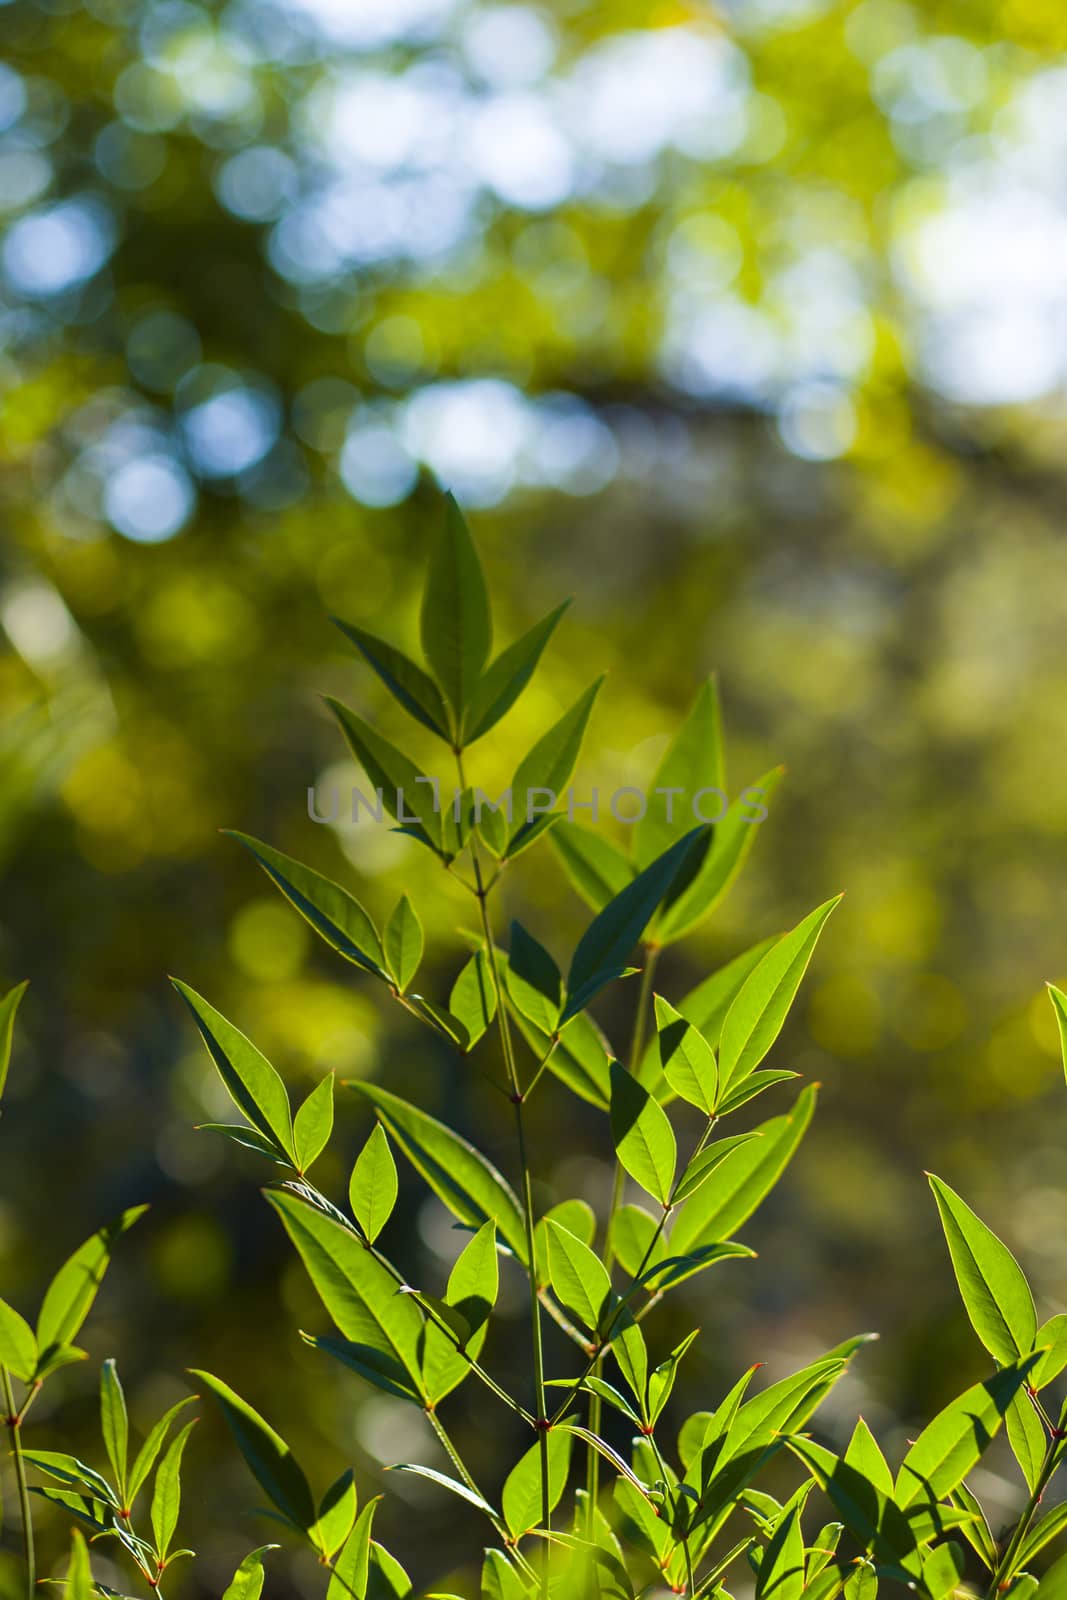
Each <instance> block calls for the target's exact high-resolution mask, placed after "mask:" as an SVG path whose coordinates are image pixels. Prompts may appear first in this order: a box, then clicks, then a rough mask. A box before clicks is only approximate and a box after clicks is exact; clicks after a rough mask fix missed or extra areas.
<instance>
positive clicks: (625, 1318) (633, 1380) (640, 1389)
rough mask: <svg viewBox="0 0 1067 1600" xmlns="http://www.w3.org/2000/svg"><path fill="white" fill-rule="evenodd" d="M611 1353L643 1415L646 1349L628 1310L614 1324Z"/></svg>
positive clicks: (645, 1383) (646, 1388)
mask: <svg viewBox="0 0 1067 1600" xmlns="http://www.w3.org/2000/svg"><path fill="white" fill-rule="evenodd" d="M611 1353H612V1355H613V1356H614V1357H615V1360H616V1362H617V1364H618V1368H619V1371H620V1372H621V1373H622V1375H623V1377H624V1378H625V1379H626V1382H627V1383H628V1384H629V1386H630V1393H631V1394H632V1395H633V1397H634V1399H635V1400H636V1401H637V1408H638V1410H639V1411H640V1412H641V1414H642V1416H643V1415H644V1413H645V1399H646V1395H647V1392H648V1350H647V1349H646V1347H645V1338H644V1334H643V1333H642V1332H641V1329H640V1327H639V1326H638V1324H637V1323H636V1322H635V1321H634V1319H633V1317H632V1316H631V1315H630V1313H629V1312H628V1311H625V1310H624V1311H623V1312H622V1314H621V1315H620V1317H619V1318H618V1320H617V1322H616V1324H615V1331H614V1333H613V1334H612V1339H611Z"/></svg>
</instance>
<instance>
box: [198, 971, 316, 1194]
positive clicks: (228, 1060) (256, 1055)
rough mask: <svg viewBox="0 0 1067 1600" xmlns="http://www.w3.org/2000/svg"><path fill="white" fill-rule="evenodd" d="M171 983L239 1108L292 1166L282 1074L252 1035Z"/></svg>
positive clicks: (293, 1156)
mask: <svg viewBox="0 0 1067 1600" xmlns="http://www.w3.org/2000/svg"><path fill="white" fill-rule="evenodd" d="M171 982H172V983H173V984H174V987H175V988H176V989H177V991H178V993H179V994H180V995H181V997H182V999H183V1000H184V1001H185V1003H186V1005H187V1006H188V1007H189V1010H190V1011H191V1012H192V1014H193V1018H194V1020H195V1022H196V1025H197V1027H198V1028H199V1029H200V1034H201V1037H202V1038H203V1041H204V1043H205V1044H206V1045H207V1048H208V1054H209V1055H210V1056H211V1059H212V1061H214V1063H215V1066H216V1067H217V1069H218V1073H219V1077H220V1078H221V1079H222V1081H223V1083H224V1084H225V1086H226V1090H227V1093H228V1094H229V1096H230V1099H231V1100H232V1101H233V1103H234V1105H235V1106H236V1107H237V1109H238V1111H240V1112H241V1113H242V1115H244V1116H246V1117H247V1118H248V1120H249V1122H250V1123H251V1124H252V1126H253V1127H254V1128H258V1130H259V1132H260V1133H262V1134H263V1135H264V1136H265V1137H266V1138H267V1140H268V1141H269V1142H270V1143H272V1144H273V1145H274V1146H275V1147H276V1148H277V1150H278V1151H279V1152H280V1153H281V1154H283V1155H285V1156H287V1157H288V1158H289V1160H290V1161H291V1162H292V1164H293V1166H294V1167H295V1166H296V1165H297V1161H296V1152H295V1150H294V1149H293V1123H292V1117H291V1114H290V1111H289V1096H288V1095H287V1094H286V1092H285V1085H284V1083H283V1082H282V1080H281V1078H280V1077H279V1076H278V1074H277V1073H276V1072H275V1070H274V1068H273V1067H272V1066H271V1064H270V1062H269V1061H268V1060H267V1058H266V1056H264V1055H261V1054H260V1052H259V1051H258V1050H257V1049H256V1047H255V1045H254V1044H253V1043H252V1041H251V1039H247V1038H246V1037H245V1035H244V1034H243V1033H241V1032H240V1031H239V1030H238V1029H237V1028H235V1027H234V1025H233V1023H232V1022H227V1020H226V1018H225V1017H224V1016H223V1015H222V1013H221V1012H219V1011H216V1010H215V1008H214V1006H210V1005H208V1003H207V1001H206V1000H204V999H202V998H201V996H200V995H198V994H197V993H196V992H195V990H193V989H190V988H189V986H188V984H185V983H181V982H179V980H178V979H177V978H172V979H171Z"/></svg>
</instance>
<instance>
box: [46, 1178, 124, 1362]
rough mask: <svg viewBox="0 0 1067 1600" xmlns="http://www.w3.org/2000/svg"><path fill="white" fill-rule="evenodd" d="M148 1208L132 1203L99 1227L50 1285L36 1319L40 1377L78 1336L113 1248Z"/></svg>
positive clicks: (69, 1259)
mask: <svg viewBox="0 0 1067 1600" xmlns="http://www.w3.org/2000/svg"><path fill="white" fill-rule="evenodd" d="M147 1210H148V1207H147V1206H131V1207H130V1208H129V1210H127V1211H124V1212H123V1213H122V1215H121V1216H120V1217H119V1218H117V1220H116V1221H115V1222H111V1223H108V1224H107V1226H106V1227H103V1228H100V1229H99V1230H98V1231H97V1232H96V1233H94V1234H93V1235H92V1236H91V1238H88V1239H86V1241H85V1243H84V1244H83V1245H79V1247H78V1249H77V1250H75V1252H74V1254H73V1255H72V1256H70V1257H69V1258H68V1259H67V1260H66V1261H65V1262H64V1263H63V1265H62V1266H61V1267H60V1269H59V1271H58V1272H57V1273H56V1275H55V1277H54V1278H53V1279H52V1282H51V1283H50V1284H49V1285H48V1288H47V1290H46V1291H45V1297H44V1300H43V1301H42V1303H41V1310H40V1314H39V1315H38V1318H37V1346H38V1349H39V1350H40V1357H39V1360H38V1366H37V1376H38V1377H40V1376H41V1375H42V1373H43V1371H44V1368H45V1365H46V1362H47V1361H48V1358H49V1357H50V1356H51V1355H52V1353H53V1351H58V1350H59V1349H60V1347H64V1346H67V1345H69V1344H70V1343H71V1341H72V1340H73V1339H74V1338H75V1337H76V1335H77V1332H78V1329H79V1328H80V1327H81V1325H82V1323H83V1322H84V1321H85V1319H86V1317H87V1316H88V1315H89V1309H90V1307H91V1306H92V1303H93V1301H94V1300H95V1299H96V1292H97V1290H98V1289H99V1287H100V1284H101V1282H102V1281H103V1277H104V1273H105V1272H106V1271H107V1267H108V1262H109V1261H110V1260H111V1251H112V1247H113V1246H114V1245H115V1244H116V1243H117V1241H118V1240H119V1239H120V1238H121V1237H122V1235H123V1234H124V1233H125V1232H126V1230H127V1229H128V1228H132V1227H133V1225H134V1223H135V1222H136V1221H137V1219H138V1218H139V1217H143V1216H144V1214H145V1212H146V1211H147ZM80 1355H81V1353H80V1352H78V1353H77V1354H76V1355H75V1356H74V1357H73V1359H75V1360H78V1359H80Z"/></svg>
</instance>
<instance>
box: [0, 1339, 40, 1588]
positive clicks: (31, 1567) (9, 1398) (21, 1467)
mask: <svg viewBox="0 0 1067 1600" xmlns="http://www.w3.org/2000/svg"><path fill="white" fill-rule="evenodd" d="M0 1384H2V1386H3V1396H4V1407H5V1412H4V1415H5V1418H6V1420H7V1431H8V1433H9V1434H10V1435H11V1453H12V1455H13V1457H14V1459H15V1482H16V1483H17V1485H18V1496H19V1512H20V1514H21V1516H22V1548H23V1551H24V1553H25V1557H26V1595H27V1600H33V1597H34V1594H35V1592H36V1589H37V1563H36V1559H35V1556H34V1549H33V1515H32V1513H31V1510H30V1488H29V1484H28V1483H27V1482H26V1462H25V1460H24V1459H23V1455H22V1417H21V1416H20V1415H19V1413H18V1412H17V1411H16V1410H15V1395H14V1392H13V1390H12V1388H11V1374H10V1373H9V1372H8V1370H7V1368H6V1367H2V1366H0Z"/></svg>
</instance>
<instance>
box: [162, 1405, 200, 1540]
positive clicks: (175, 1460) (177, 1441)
mask: <svg viewBox="0 0 1067 1600" xmlns="http://www.w3.org/2000/svg"><path fill="white" fill-rule="evenodd" d="M195 1427H196V1419H195V1418H194V1419H193V1421H192V1422H187V1423H186V1424H185V1427H184V1428H183V1429H182V1430H181V1432H180V1433H179V1434H177V1435H176V1436H175V1438H174V1439H173V1440H172V1442H171V1443H170V1444H169V1445H168V1447H167V1450H166V1453H165V1454H164V1456H163V1459H162V1461H161V1462H160V1463H159V1470H158V1472H157V1473H156V1483H155V1488H154V1490H153V1493H152V1532H153V1534H154V1535H155V1541H156V1549H157V1551H158V1552H159V1559H160V1560H161V1561H163V1562H166V1559H167V1555H168V1553H169V1551H170V1542H171V1540H172V1539H173V1537H174V1530H175V1528H176V1527H177V1526H178V1512H179V1510H180V1508H181V1499H182V1480H181V1466H182V1453H183V1451H184V1450H185V1446H186V1444H187V1443H188V1440H189V1435H190V1433H191V1432H192V1430H193V1428H195Z"/></svg>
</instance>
